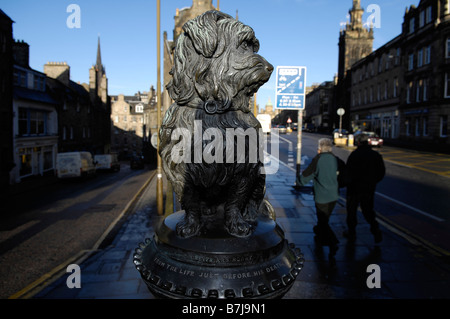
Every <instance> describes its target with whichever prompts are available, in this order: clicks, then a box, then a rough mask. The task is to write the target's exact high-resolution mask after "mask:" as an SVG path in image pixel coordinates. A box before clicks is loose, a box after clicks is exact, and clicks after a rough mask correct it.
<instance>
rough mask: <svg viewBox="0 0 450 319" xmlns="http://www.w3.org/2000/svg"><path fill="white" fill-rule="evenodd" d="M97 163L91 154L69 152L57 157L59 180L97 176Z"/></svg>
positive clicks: (59, 154)
mask: <svg viewBox="0 0 450 319" xmlns="http://www.w3.org/2000/svg"><path fill="white" fill-rule="evenodd" d="M95 172H96V169H95V163H94V160H93V158H92V154H91V153H89V152H67V153H58V154H57V155H56V176H58V178H74V177H87V176H93V175H95Z"/></svg>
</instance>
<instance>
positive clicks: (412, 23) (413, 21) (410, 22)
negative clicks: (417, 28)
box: [409, 18, 416, 33]
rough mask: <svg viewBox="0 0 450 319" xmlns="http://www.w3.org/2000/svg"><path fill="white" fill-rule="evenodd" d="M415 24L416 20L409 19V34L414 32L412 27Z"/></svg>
mask: <svg viewBox="0 0 450 319" xmlns="http://www.w3.org/2000/svg"><path fill="white" fill-rule="evenodd" d="M415 23H416V19H415V18H411V20H409V33H413V32H414V25H415Z"/></svg>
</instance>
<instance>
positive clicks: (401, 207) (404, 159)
mask: <svg viewBox="0 0 450 319" xmlns="http://www.w3.org/2000/svg"><path fill="white" fill-rule="evenodd" d="M275 134H276V133H275ZM322 137H330V136H326V135H321V134H313V133H304V132H303V133H302V150H301V156H302V164H301V170H303V169H305V168H306V166H307V165H308V164H309V162H310V161H311V159H312V158H313V157H314V156H315V155H316V154H317V143H318V140H319V139H320V138H322ZM268 140H269V141H270V140H271V138H270V137H269V138H268ZM279 142H280V143H279V160H280V162H282V163H284V165H287V166H289V167H290V168H291V169H292V171H293V174H295V171H296V164H297V150H296V146H297V132H292V133H288V134H281V135H279ZM269 146H270V143H269ZM353 149H354V148H349V147H336V146H335V147H334V148H333V153H334V154H335V155H337V156H339V157H340V158H341V159H343V160H344V161H346V160H347V158H348V156H349V155H350V153H351V152H352V150H353ZM374 149H375V150H377V151H378V152H380V154H382V155H383V158H384V161H385V166H386V176H385V178H384V179H383V180H382V181H381V182H380V183H379V184H378V185H377V192H376V197H375V210H376V212H377V213H378V215H379V216H380V218H381V219H382V221H385V222H386V223H388V224H389V225H390V226H392V227H394V228H395V231H400V232H402V234H403V235H405V236H409V237H410V238H411V239H412V240H419V241H420V242H422V243H423V244H425V245H427V246H428V247H429V248H430V249H435V250H436V252H438V253H441V254H443V255H446V256H450V216H449V215H450V201H449V200H448V196H449V194H450V178H449V175H448V171H449V166H448V165H450V156H448V155H443V154H433V153H423V152H415V151H408V150H404V149H400V148H393V147H388V146H384V147H381V148H374ZM269 150H270V147H269ZM341 197H342V198H341V199H342V200H341V202H342V203H343V205H345V189H341ZM359 218H363V217H362V215H360V217H359Z"/></svg>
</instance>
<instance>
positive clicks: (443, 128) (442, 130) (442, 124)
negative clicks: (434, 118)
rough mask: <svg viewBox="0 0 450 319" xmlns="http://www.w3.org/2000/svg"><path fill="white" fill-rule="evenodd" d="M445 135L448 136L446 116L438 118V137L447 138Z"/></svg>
mask: <svg viewBox="0 0 450 319" xmlns="http://www.w3.org/2000/svg"><path fill="white" fill-rule="evenodd" d="M447 134H448V116H447V115H442V116H441V117H440V129H439V135H440V136H441V137H447Z"/></svg>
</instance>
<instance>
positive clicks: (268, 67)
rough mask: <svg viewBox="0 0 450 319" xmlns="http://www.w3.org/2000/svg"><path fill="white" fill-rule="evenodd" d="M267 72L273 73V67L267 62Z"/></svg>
mask: <svg viewBox="0 0 450 319" xmlns="http://www.w3.org/2000/svg"><path fill="white" fill-rule="evenodd" d="M266 71H267V72H270V73H272V71H273V65H272V64H270V63H269V62H267V64H266Z"/></svg>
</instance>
